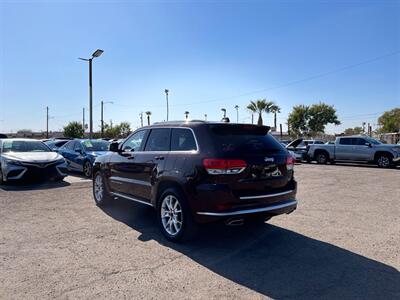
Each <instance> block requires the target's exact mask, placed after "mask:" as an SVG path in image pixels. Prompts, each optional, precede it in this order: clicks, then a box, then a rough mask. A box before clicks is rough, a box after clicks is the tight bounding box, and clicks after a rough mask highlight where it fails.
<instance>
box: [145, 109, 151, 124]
mask: <svg viewBox="0 0 400 300" xmlns="http://www.w3.org/2000/svg"><path fill="white" fill-rule="evenodd" d="M146 115H147V125H149V126H150V116H151V111H146Z"/></svg>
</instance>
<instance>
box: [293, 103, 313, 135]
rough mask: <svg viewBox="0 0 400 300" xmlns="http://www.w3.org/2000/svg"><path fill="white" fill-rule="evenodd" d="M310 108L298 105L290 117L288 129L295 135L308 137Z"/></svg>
mask: <svg viewBox="0 0 400 300" xmlns="http://www.w3.org/2000/svg"><path fill="white" fill-rule="evenodd" d="M308 110H309V107H308V106H306V105H296V106H294V107H293V110H292V112H291V113H290V114H289V116H288V127H289V130H290V131H291V134H293V135H296V136H298V135H308V131H309V130H308V119H309V114H308Z"/></svg>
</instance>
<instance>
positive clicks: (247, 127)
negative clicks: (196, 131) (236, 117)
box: [208, 123, 271, 135]
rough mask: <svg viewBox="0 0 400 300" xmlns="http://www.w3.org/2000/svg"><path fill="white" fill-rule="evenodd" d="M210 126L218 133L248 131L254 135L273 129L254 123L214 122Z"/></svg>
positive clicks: (264, 133) (247, 132)
mask: <svg viewBox="0 0 400 300" xmlns="http://www.w3.org/2000/svg"><path fill="white" fill-rule="evenodd" d="M208 126H209V128H210V129H211V130H212V131H214V132H215V133H217V134H235V133H236V134H238V133H246V134H254V135H266V134H267V133H268V132H269V131H270V129H271V127H269V126H257V125H253V124H232V123H217V124H215V123H214V124H210V125H208Z"/></svg>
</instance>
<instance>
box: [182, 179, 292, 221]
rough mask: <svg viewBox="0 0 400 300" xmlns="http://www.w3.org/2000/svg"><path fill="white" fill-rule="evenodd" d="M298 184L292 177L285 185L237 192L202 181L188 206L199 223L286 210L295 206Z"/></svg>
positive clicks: (280, 212)
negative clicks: (282, 187)
mask: <svg viewBox="0 0 400 300" xmlns="http://www.w3.org/2000/svg"><path fill="white" fill-rule="evenodd" d="M296 190H297V184H296V182H295V181H294V180H293V181H291V182H290V184H288V186H287V188H284V189H281V190H276V191H268V190H266V191H265V193H263V194H256V195H236V194H234V193H233V192H232V190H230V189H229V187H228V186H226V185H223V184H202V185H200V186H198V187H197V191H196V196H195V197H194V198H191V197H190V198H191V200H192V201H191V203H190V204H191V208H192V211H193V214H194V217H195V219H196V221H197V222H199V223H207V222H213V221H217V220H219V219H222V220H223V219H227V218H230V217H235V216H246V218H251V217H252V216H253V215H254V216H274V215H280V214H287V213H290V212H292V211H294V210H295V209H296V207H297V200H296Z"/></svg>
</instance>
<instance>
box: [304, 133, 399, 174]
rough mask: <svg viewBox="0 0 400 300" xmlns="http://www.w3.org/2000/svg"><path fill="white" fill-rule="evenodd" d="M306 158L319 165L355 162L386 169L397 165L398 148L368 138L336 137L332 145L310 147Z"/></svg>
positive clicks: (360, 136)
mask: <svg viewBox="0 0 400 300" xmlns="http://www.w3.org/2000/svg"><path fill="white" fill-rule="evenodd" d="M308 156H309V158H310V159H312V160H315V161H317V163H320V164H326V163H327V162H329V161H330V162H335V161H356V162H368V163H375V164H377V165H378V166H379V167H382V168H388V167H391V166H392V165H395V164H399V162H400V146H399V145H395V144H392V145H390V144H382V143H381V142H379V141H377V140H375V139H373V138H371V137H369V136H363V135H356V136H344V137H337V138H336V141H335V144H333V145H311V146H310V149H309V151H308Z"/></svg>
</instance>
